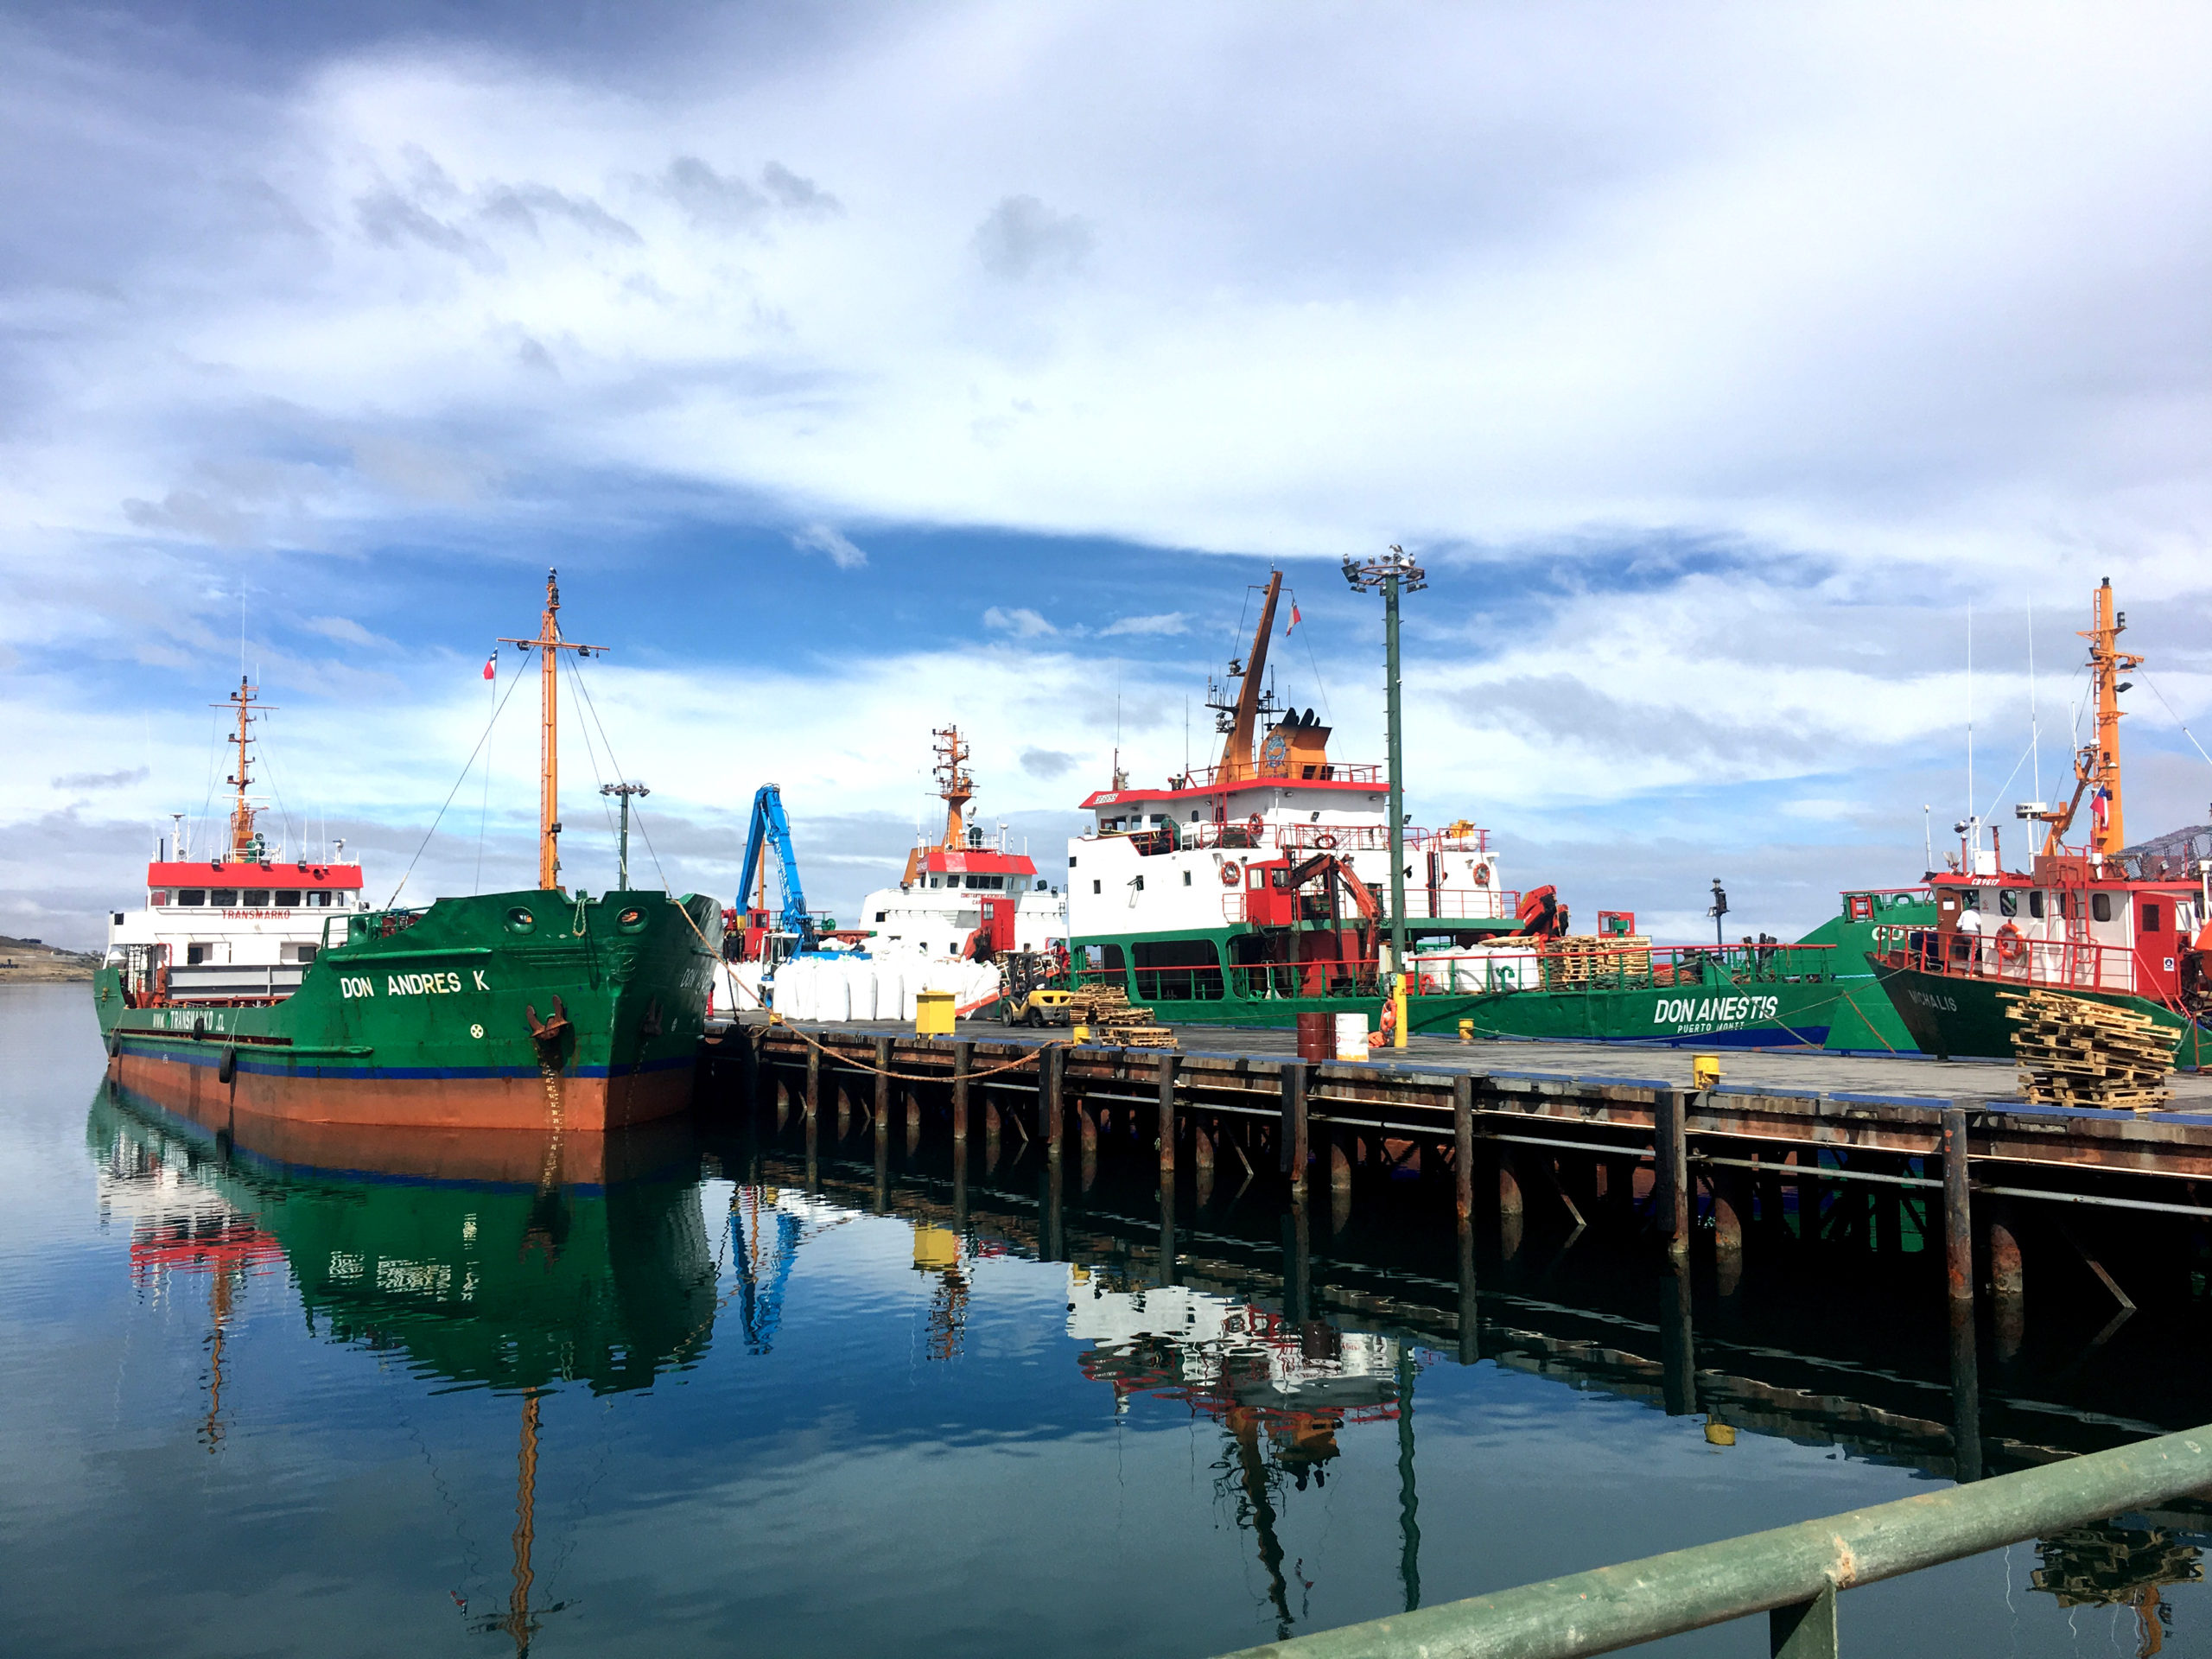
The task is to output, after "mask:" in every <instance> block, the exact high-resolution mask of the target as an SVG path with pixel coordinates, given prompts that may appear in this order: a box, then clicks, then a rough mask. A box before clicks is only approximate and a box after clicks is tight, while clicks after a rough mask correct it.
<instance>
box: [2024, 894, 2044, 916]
mask: <svg viewBox="0 0 2212 1659" xmlns="http://www.w3.org/2000/svg"><path fill="white" fill-rule="evenodd" d="M2028 914H2029V915H2031V916H2032V917H2034V918H2036V920H2037V921H2041V920H2042V919H2043V894H2042V893H2030V894H2029V895H2028Z"/></svg>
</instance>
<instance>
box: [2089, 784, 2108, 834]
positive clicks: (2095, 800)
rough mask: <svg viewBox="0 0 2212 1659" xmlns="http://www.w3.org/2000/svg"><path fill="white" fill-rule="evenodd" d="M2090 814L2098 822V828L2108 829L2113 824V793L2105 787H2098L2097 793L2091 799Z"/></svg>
mask: <svg viewBox="0 0 2212 1659" xmlns="http://www.w3.org/2000/svg"><path fill="white" fill-rule="evenodd" d="M2089 814H2090V816H2091V817H2094V818H2095V819H2096V821H2097V828H2098V829H2105V828H2107V826H2108V825H2109V824H2110V823H2111V822H2112V791H2111V790H2110V789H2108V788H2107V787H2106V786H2105V785H2102V784H2099V785H2097V792H2096V793H2095V794H2094V795H2092V796H2090V797H2089Z"/></svg>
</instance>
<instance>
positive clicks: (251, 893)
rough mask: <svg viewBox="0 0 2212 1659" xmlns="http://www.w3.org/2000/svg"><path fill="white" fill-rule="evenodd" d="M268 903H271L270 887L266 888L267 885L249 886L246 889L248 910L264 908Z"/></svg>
mask: <svg viewBox="0 0 2212 1659" xmlns="http://www.w3.org/2000/svg"><path fill="white" fill-rule="evenodd" d="M268 903H269V889H268V888H266V887H248V888H247V889H246V890H245V907H246V908H247V909H248V910H260V909H263V908H264V907H265V906H267V905H268Z"/></svg>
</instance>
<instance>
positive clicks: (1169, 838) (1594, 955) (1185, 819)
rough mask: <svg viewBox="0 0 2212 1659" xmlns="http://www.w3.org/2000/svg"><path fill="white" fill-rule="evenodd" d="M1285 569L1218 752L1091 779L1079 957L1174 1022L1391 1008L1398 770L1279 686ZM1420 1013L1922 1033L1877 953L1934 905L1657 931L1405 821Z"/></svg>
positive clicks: (1875, 1047) (1508, 1031)
mask: <svg viewBox="0 0 2212 1659" xmlns="http://www.w3.org/2000/svg"><path fill="white" fill-rule="evenodd" d="M1280 591H1281V573H1280V572H1277V573H1275V574H1274V576H1273V578H1272V579H1271V580H1270V582H1268V589H1267V594H1266V597H1265V599H1264V600H1263V601H1262V607H1261V615H1260V621H1259V626H1258V629H1257V631H1256V632H1255V634H1254V636H1253V639H1252V643H1251V648H1250V650H1249V652H1248V653H1247V655H1246V657H1245V658H1244V659H1243V662H1242V663H1236V664H1231V665H1230V678H1231V679H1232V680H1236V681H1241V682H1242V683H1241V685H1240V686H1239V687H1238V690H1237V695H1236V697H1235V698H1234V700H1230V699H1229V698H1228V697H1227V696H1224V697H1223V698H1221V699H1220V700H1218V701H1217V702H1213V703H1212V704H1211V705H1210V706H1211V707H1213V708H1214V709H1216V710H1217V712H1218V714H1219V715H1220V717H1221V718H1220V721H1219V728H1220V730H1221V731H1222V732H1223V733H1224V744H1223V747H1222V751H1221V758H1220V760H1219V761H1218V762H1217V764H1215V765H1214V766H1211V767H1205V768H1193V769H1191V770H1188V771H1186V772H1184V773H1182V774H1180V775H1178V776H1175V777H1172V778H1170V779H1168V780H1167V786H1166V788H1164V789H1145V788H1131V787H1130V786H1129V785H1128V779H1126V777H1124V776H1123V775H1122V774H1121V773H1120V772H1118V771H1117V772H1116V775H1115V778H1114V779H1113V786H1112V787H1111V788H1109V789H1106V790H1103V791H1098V792H1096V793H1095V794H1093V795H1091V796H1090V797H1089V798H1087V799H1085V800H1084V803H1083V806H1084V810H1085V811H1087V812H1089V813H1090V815H1091V816H1092V826H1091V829H1090V833H1088V834H1086V835H1084V836H1079V837H1077V838H1076V839H1074V840H1071V842H1069V843H1068V920H1069V935H1070V945H1071V950H1072V951H1073V953H1074V956H1075V958H1076V960H1077V963H1078V964H1079V965H1078V968H1077V972H1078V974H1079V975H1080V976H1084V977H1086V978H1089V979H1090V980H1093V981H1098V980H1103V981H1105V982H1110V983H1114V984H1116V985H1118V986H1119V987H1120V988H1122V989H1123V990H1124V991H1126V993H1127V994H1128V996H1129V997H1130V998H1131V999H1132V1000H1133V1001H1136V1002H1138V1003H1141V1004H1142V1005H1144V1006H1147V1007H1150V1008H1152V1009H1153V1010H1154V1017H1155V1018H1156V1019H1157V1020H1160V1022H1161V1023H1163V1024H1166V1025H1185V1024H1195V1025H1207V1024H1218V1025H1247V1026H1287V1025H1293V1024H1294V1023H1295V1022H1296V1020H1297V1018H1298V1016H1299V1015H1300V1014H1306V1013H1329V1014H1370V1015H1372V1014H1375V1013H1376V1011H1377V1009H1378V1007H1379V1006H1380V1003H1381V998H1382V986H1383V977H1384V975H1383V970H1384V969H1385V967H1386V965H1387V963H1386V957H1387V948H1386V937H1387V934H1388V931H1389V918H1387V916H1386V915H1385V913H1384V907H1385V903H1386V900H1385V899H1384V894H1385V893H1387V892H1388V891H1389V886H1390V881H1389V876H1390V869H1389V862H1390V836H1389V817H1388V804H1387V803H1388V784H1387V780H1386V779H1385V777H1384V776H1383V769H1382V768H1381V767H1378V766H1364V765H1347V764H1345V763H1344V762H1341V761H1338V760H1333V759H1332V758H1331V756H1330V754H1329V753H1328V740H1329V736H1330V728H1328V727H1326V726H1325V725H1322V724H1321V723H1320V722H1319V721H1317V720H1316V719H1315V718H1314V716H1313V711H1312V710H1310V709H1308V710H1306V711H1305V712H1304V713H1303V714H1301V713H1300V712H1299V711H1298V710H1296V709H1289V710H1287V711H1283V710H1277V709H1274V707H1273V705H1272V702H1271V701H1270V700H1269V699H1268V697H1267V696H1265V695H1263V693H1262V689H1261V688H1262V683H1263V682H1262V676H1263V674H1264V671H1265V668H1266V663H1267V656H1268V642H1269V635H1270V633H1271V632H1272V628H1273V624H1274V612H1275V607H1276V602H1277V599H1278V596H1279V594H1280ZM1402 845H1403V847H1404V849H1405V855H1406V858H1407V864H1406V866H1405V868H1404V872H1403V877H1404V891H1405V903H1406V931H1407V935H1408V952H1407V958H1408V959H1407V961H1406V963H1405V970H1406V971H1405V985H1406V988H1407V991H1408V998H1407V1005H1406V1017H1407V1023H1408V1028H1409V1029H1410V1030H1412V1031H1415V1032H1429V1033H1442V1034H1446V1035H1452V1034H1457V1033H1460V1032H1461V1031H1462V1030H1463V1029H1464V1030H1465V1032H1466V1033H1468V1034H1469V1035H1471V1036H1475V1037H1482V1038H1508V1039H1552V1040H1577V1041H1600V1042H1628V1043H1646V1044H1656V1045H1662V1046H1676V1045H1695V1046H1700V1047H1706V1046H1714V1047H1732V1046H1783V1047H1814V1048H1818V1047H1829V1048H1835V1049H1843V1050H1867V1051H1872V1052H1891V1053H1895V1052H1910V1050H1911V1048H1912V1039H1911V1036H1910V1033H1909V1032H1908V1031H1907V1029H1906V1027H1904V1024H1903V1022H1902V1021H1900V1020H1899V1019H1898V1018H1897V1014H1896V1012H1895V1011H1894V1009H1893V1008H1892V1007H1891V1006H1890V1005H1889V1003H1888V1001H1887V1000H1886V999H1885V998H1884V997H1883V996H1882V995H1880V993H1879V990H1878V987H1877V985H1876V982H1875V981H1874V978H1873V976H1872V970H1871V969H1869V967H1868V966H1867V963H1866V951H1867V950H1869V949H1871V948H1872V944H1873V943H1874V937H1875V930H1876V929H1877V928H1878V926H1881V925H1885V924H1887V925H1900V924H1909V923H1914V922H1920V921H1925V920H1927V919H1929V918H1932V915H1933V911H1932V908H1930V905H1931V900H1930V899H1929V895H1928V894H1927V893H1925V892H1924V891H1919V890H1912V891H1906V892H1900V893H1874V892H1862V893H1848V894H1846V895H1844V898H1843V906H1842V910H1841V912H1840V914H1839V915H1838V916H1837V917H1834V918H1831V919H1830V920H1829V921H1828V922H1827V923H1825V924H1823V925H1822V926H1821V927H1820V928H1819V929H1816V930H1815V931H1814V932H1813V933H1812V934H1811V935H1809V936H1808V938H1805V939H1804V940H1802V941H1801V942H1799V943H1797V944H1782V943H1779V942H1777V941H1756V942H1754V941H1745V942H1743V943H1741V944H1714V945H1710V946H1706V945H1695V946H1688V945H1685V946H1658V945H1653V944H1651V943H1650V942H1649V940H1647V939H1645V938H1642V937H1641V936H1639V935H1638V934H1637V932H1636V927H1635V918H1634V916H1633V915H1630V914H1625V913H1618V914H1617V913H1613V912H1603V911H1601V912H1599V915H1598V931H1597V932H1596V934H1595V935H1593V936H1587V937H1581V938H1578V937H1576V936H1574V935H1573V934H1572V933H1571V932H1570V931H1569V927H1568V922H1569V917H1568V912H1567V908H1566V906H1561V905H1560V904H1559V902H1558V899H1557V895H1556V893H1554V890H1553V889H1552V888H1550V887H1539V888H1536V889H1535V891H1533V892H1529V893H1522V892H1518V891H1515V890H1513V889H1510V888H1509V887H1507V886H1506V883H1505V877H1504V875H1503V868H1502V865H1501V861H1500V860H1499V858H1498V855H1497V853H1496V851H1495V850H1494V849H1492V848H1491V843H1490V837H1489V836H1488V834H1487V833H1486V832H1485V831H1484V830H1482V829H1478V828H1476V827H1475V826H1474V825H1472V824H1471V823H1465V822H1461V823H1453V824H1451V825H1449V826H1447V827H1446V828H1444V829H1413V828H1408V829H1405V830H1404V831H1403V833H1402Z"/></svg>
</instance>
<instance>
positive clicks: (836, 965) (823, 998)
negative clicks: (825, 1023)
mask: <svg viewBox="0 0 2212 1659" xmlns="http://www.w3.org/2000/svg"><path fill="white" fill-rule="evenodd" d="M810 966H811V967H812V968H813V969H814V970H815V980H814V982H815V985H816V987H817V989H816V991H815V1001H814V1017H815V1018H816V1019H817V1020H849V1019H851V1018H852V1017H853V982H852V981H851V980H850V979H849V977H847V970H848V968H849V964H848V963H842V962H817V963H811V964H810Z"/></svg>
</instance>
